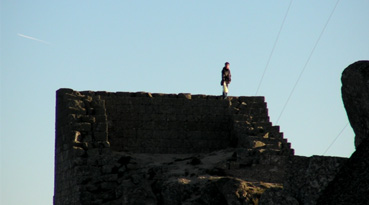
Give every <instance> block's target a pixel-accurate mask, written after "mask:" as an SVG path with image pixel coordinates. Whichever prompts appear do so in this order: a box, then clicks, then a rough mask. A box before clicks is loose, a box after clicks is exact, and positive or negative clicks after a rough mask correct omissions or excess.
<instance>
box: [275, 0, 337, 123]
mask: <svg viewBox="0 0 369 205" xmlns="http://www.w3.org/2000/svg"><path fill="white" fill-rule="evenodd" d="M339 1H340V0H337V2H336V5H334V8H333V10H332V12H331V13H330V15H329V17H328V20H327V22H326V23H325V25H324V27H323V30H322V32H320V35H319V37H318V40H317V41H316V42H315V45H314V47H313V49H312V50H311V52H310V55H309V57H308V59H307V60H306V63H305V65H304V67H303V68H302V70H301V72H300V75H299V77H298V78H297V80H296V82H295V85H294V86H293V88H292V90H291V92H290V95H289V96H288V98H287V101H286V103H285V104H284V106H283V109H282V111H281V113H280V114H279V117H278V119H277V122H276V123H278V121H279V119H280V118H281V116H282V114H283V112H284V110H285V109H286V106H287V104H288V102H289V101H290V98H291V96H292V94H293V92H294V91H295V88H296V86H297V84H298V82H299V81H300V79H301V76H302V74H303V73H304V71H305V69H306V66H307V64H308V63H309V61H310V58H311V56H312V55H313V53H314V51H315V48H316V46H317V45H318V43H319V41H320V39H321V37H322V36H323V33H324V31H325V29H326V27H327V25H328V23H329V21H330V19H331V17H332V15H333V13H334V11H335V10H336V8H337V5H338V3H339Z"/></svg>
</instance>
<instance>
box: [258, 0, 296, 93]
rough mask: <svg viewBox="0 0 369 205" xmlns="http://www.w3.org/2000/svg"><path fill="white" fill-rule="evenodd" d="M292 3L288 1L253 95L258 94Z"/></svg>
mask: <svg viewBox="0 0 369 205" xmlns="http://www.w3.org/2000/svg"><path fill="white" fill-rule="evenodd" d="M292 2H293V0H291V1H290V4H289V5H288V8H287V11H286V14H285V15H284V18H283V21H282V24H281V27H280V28H279V31H278V35H277V37H276V39H275V41H274V45H273V48H272V51H271V52H270V54H269V58H268V61H267V64H266V65H265V68H264V72H263V75H262V76H261V79H260V81H259V85H258V88H257V89H256V93H255V95H257V94H258V92H259V89H260V86H261V83H262V82H263V79H264V75H265V72H266V70H267V68H268V66H269V63H270V59H271V58H272V55H273V53H274V49H275V47H276V45H277V42H278V40H279V35H280V34H281V31H282V28H283V26H284V22H285V21H286V18H287V15H288V12H289V10H290V7H291V4H292Z"/></svg>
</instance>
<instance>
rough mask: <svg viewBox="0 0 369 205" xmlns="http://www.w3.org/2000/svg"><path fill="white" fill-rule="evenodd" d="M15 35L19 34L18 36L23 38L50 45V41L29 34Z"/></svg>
mask: <svg viewBox="0 0 369 205" xmlns="http://www.w3.org/2000/svg"><path fill="white" fill-rule="evenodd" d="M17 35H18V36H20V37H23V38H27V39H31V40H34V41H38V42H41V43H45V44H48V45H51V43H49V42H47V41H43V40H40V39H37V38H33V37H31V36H26V35H23V34H21V33H18V34H17Z"/></svg>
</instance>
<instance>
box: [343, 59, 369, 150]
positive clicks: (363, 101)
mask: <svg viewBox="0 0 369 205" xmlns="http://www.w3.org/2000/svg"><path fill="white" fill-rule="evenodd" d="M341 81H342V99H343V103H344V105H345V108H346V112H347V115H348V118H349V120H350V124H351V127H352V128H353V129H354V132H355V134H356V137H355V147H356V148H357V147H358V146H359V144H360V143H361V141H363V139H364V138H366V137H369V61H358V62H356V63H353V64H351V65H350V66H348V67H347V68H346V69H345V70H344V71H343V73H342V78H341Z"/></svg>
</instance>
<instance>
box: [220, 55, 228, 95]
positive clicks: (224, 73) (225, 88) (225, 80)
mask: <svg viewBox="0 0 369 205" xmlns="http://www.w3.org/2000/svg"><path fill="white" fill-rule="evenodd" d="M230 83H231V70H230V69H229V63H228V62H226V63H225V65H224V67H223V70H222V81H221V82H220V85H221V86H223V99H227V95H228V84H230Z"/></svg>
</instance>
